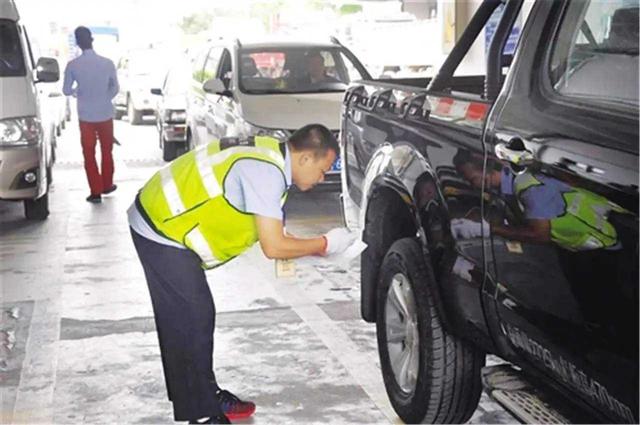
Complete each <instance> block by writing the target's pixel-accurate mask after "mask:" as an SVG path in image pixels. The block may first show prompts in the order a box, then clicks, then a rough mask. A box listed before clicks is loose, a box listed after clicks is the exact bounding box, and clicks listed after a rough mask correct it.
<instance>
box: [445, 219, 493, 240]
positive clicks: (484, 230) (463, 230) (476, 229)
mask: <svg viewBox="0 0 640 425" xmlns="http://www.w3.org/2000/svg"><path fill="white" fill-rule="evenodd" d="M451 233H452V234H453V237H454V238H456V239H458V238H460V239H471V238H479V237H481V236H482V235H483V234H485V235H487V236H488V235H489V223H487V222H486V221H485V220H482V222H481V223H479V222H477V221H472V220H469V219H467V218H454V219H453V220H451Z"/></svg>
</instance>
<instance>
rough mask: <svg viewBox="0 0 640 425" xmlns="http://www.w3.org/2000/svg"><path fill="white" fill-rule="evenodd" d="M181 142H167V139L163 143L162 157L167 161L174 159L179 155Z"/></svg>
mask: <svg viewBox="0 0 640 425" xmlns="http://www.w3.org/2000/svg"><path fill="white" fill-rule="evenodd" d="M179 146H180V143H167V141H166V140H165V141H164V142H163V144H162V159H164V160H165V161H166V162H169V161H173V160H174V159H176V157H177V156H178V147H179Z"/></svg>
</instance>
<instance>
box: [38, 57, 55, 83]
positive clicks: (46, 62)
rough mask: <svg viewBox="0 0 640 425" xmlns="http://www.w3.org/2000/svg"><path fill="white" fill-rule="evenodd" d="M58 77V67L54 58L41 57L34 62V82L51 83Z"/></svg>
mask: <svg viewBox="0 0 640 425" xmlns="http://www.w3.org/2000/svg"><path fill="white" fill-rule="evenodd" d="M59 79H60V67H59V66H58V61H57V60H55V59H54V58H45V57H42V58H40V59H38V63H37V64H36V80H37V81H36V82H37V83H41V82H42V83H53V82H56V81H58V80H59Z"/></svg>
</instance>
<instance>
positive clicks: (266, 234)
mask: <svg viewBox="0 0 640 425" xmlns="http://www.w3.org/2000/svg"><path fill="white" fill-rule="evenodd" d="M256 225H257V226H258V238H259V239H260V246H261V247H262V252H264V255H266V256H267V258H280V259H290V258H298V257H304V256H307V255H322V254H324V252H325V238H323V237H317V238H312V239H300V238H296V237H293V236H291V235H288V234H285V231H284V227H283V225H282V220H277V219H275V218H270V217H262V216H259V215H256Z"/></svg>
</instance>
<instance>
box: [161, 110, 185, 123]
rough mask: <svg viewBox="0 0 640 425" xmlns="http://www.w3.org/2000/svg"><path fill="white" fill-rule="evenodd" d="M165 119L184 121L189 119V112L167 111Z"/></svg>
mask: <svg viewBox="0 0 640 425" xmlns="http://www.w3.org/2000/svg"><path fill="white" fill-rule="evenodd" d="M164 119H165V121H173V122H184V121H186V120H187V113H186V112H185V111H165V112H164Z"/></svg>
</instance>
